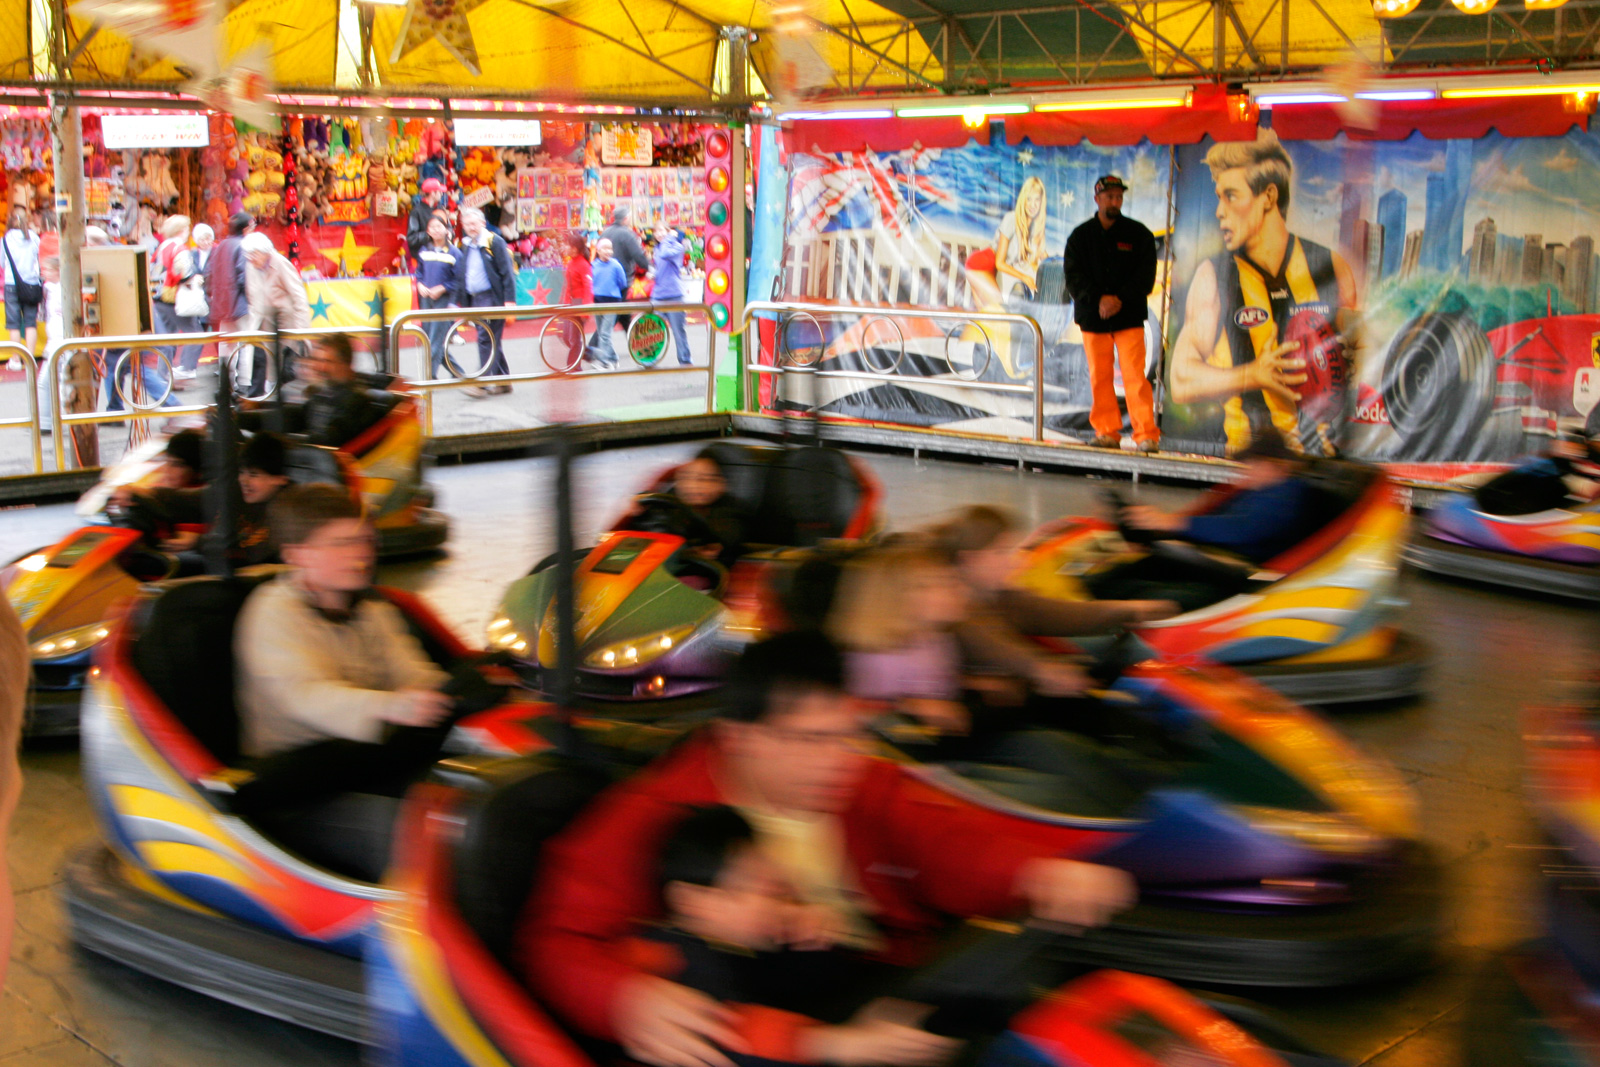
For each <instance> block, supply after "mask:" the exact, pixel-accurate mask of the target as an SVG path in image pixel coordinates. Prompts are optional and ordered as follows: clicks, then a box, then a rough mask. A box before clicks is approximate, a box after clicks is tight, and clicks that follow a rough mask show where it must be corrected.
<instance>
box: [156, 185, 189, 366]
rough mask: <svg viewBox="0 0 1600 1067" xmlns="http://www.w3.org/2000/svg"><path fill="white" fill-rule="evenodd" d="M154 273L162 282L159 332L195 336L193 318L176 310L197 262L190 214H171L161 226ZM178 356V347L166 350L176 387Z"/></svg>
mask: <svg viewBox="0 0 1600 1067" xmlns="http://www.w3.org/2000/svg"><path fill="white" fill-rule="evenodd" d="M151 273H152V274H153V275H155V277H156V278H157V279H158V280H159V283H160V289H159V290H158V291H157V293H156V298H155V299H154V300H153V301H151V303H152V305H153V306H154V308H155V318H156V333H167V334H172V333H194V332H195V321H194V319H193V318H191V317H189V316H186V315H180V314H178V308H177V303H178V291H179V290H180V289H182V288H183V286H184V285H185V284H187V283H188V281H189V279H190V278H192V277H194V276H195V269H194V259H193V257H192V256H191V255H190V254H189V218H188V216H187V215H169V216H167V221H166V222H163V223H162V224H161V243H160V244H159V245H157V246H156V254H155V263H154V264H153V265H152V268H151ZM177 355H178V353H177V349H176V348H175V347H171V348H168V349H167V362H168V363H169V364H170V365H171V366H172V368H173V378H174V385H176V384H177V383H178V382H180V381H182V380H183V377H184V376H183V374H182V372H181V371H179V370H178V366H179V361H178V358H177ZM189 377H191V378H192V377H193V375H192V374H191V375H190V376H189Z"/></svg>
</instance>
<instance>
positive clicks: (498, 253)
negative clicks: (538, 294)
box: [451, 230, 517, 306]
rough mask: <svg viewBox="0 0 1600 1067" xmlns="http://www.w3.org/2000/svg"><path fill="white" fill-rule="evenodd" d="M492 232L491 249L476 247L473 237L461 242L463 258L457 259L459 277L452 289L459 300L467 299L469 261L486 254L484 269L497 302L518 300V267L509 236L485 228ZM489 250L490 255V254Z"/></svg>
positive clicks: (490, 290) (508, 302)
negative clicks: (507, 237) (508, 239)
mask: <svg viewBox="0 0 1600 1067" xmlns="http://www.w3.org/2000/svg"><path fill="white" fill-rule="evenodd" d="M484 232H485V233H486V234H488V235H489V247H488V248H487V249H485V248H481V247H478V246H475V245H474V244H473V243H472V242H471V240H470V239H467V238H463V239H462V241H461V258H460V259H458V260H456V269H455V277H454V279H453V281H452V285H451V288H453V289H454V290H455V299H456V303H458V304H461V305H463V306H464V305H465V304H466V302H467V261H468V260H469V259H470V258H471V257H473V256H477V255H482V256H483V269H484V272H485V273H486V274H488V276H489V294H490V295H491V296H492V297H493V298H494V302H495V303H496V304H499V305H501V306H507V305H511V304H515V303H516V302H517V266H516V264H515V263H513V262H512V261H511V249H509V248H507V247H506V239H505V238H504V237H501V236H500V235H499V234H498V233H495V232H494V231H493V230H485V231H484ZM486 253H487V254H486Z"/></svg>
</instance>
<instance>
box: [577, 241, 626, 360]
mask: <svg viewBox="0 0 1600 1067" xmlns="http://www.w3.org/2000/svg"><path fill="white" fill-rule="evenodd" d="M594 253H595V260H594V263H593V265H592V267H591V270H592V271H593V274H594V302H595V303H596V304H620V303H621V302H622V301H623V300H624V299H625V298H626V297H627V293H628V272H627V268H625V267H623V265H622V262H621V261H620V260H618V259H617V258H616V249H615V247H614V246H613V245H612V244H611V242H610V241H608V240H606V239H605V238H604V237H602V238H600V240H598V241H596V242H595V246H594ZM616 325H617V316H615V315H596V316H595V328H594V336H593V337H592V338H590V340H589V350H588V352H586V353H585V354H584V358H585V359H592V360H594V361H595V362H596V363H598V364H600V365H601V366H602V367H615V366H616V365H617V350H616V349H615V348H613V347H612V345H611V331H612V329H613V328H614V327H615V326H616Z"/></svg>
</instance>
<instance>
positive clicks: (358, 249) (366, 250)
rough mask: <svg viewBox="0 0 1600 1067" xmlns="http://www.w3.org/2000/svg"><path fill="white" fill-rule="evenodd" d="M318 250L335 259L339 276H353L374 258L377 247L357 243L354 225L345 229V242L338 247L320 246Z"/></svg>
mask: <svg viewBox="0 0 1600 1067" xmlns="http://www.w3.org/2000/svg"><path fill="white" fill-rule="evenodd" d="M317 251H319V252H321V253H322V254H323V255H324V256H326V257H327V258H328V259H331V260H333V262H334V265H335V266H337V267H338V268H339V275H338V276H339V277H341V278H351V277H354V276H355V275H357V274H360V273H361V267H362V265H363V264H365V263H366V262H367V260H369V259H371V258H372V254H373V253H374V252H376V251H377V249H376V248H374V247H373V246H371V245H358V244H356V231H355V229H354V228H353V227H352V228H349V229H346V230H345V231H344V244H342V245H340V246H339V247H338V248H319V249H317Z"/></svg>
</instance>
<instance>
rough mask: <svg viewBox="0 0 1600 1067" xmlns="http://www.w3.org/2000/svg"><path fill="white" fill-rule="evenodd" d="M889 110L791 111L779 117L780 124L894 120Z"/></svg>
mask: <svg viewBox="0 0 1600 1067" xmlns="http://www.w3.org/2000/svg"><path fill="white" fill-rule="evenodd" d="M892 118H894V112H893V111H892V110H890V109H889V108H878V109H875V110H871V109H869V110H866V111H789V112H785V113H784V114H782V115H779V116H778V121H779V122H790V121H805V120H807V119H892Z"/></svg>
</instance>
